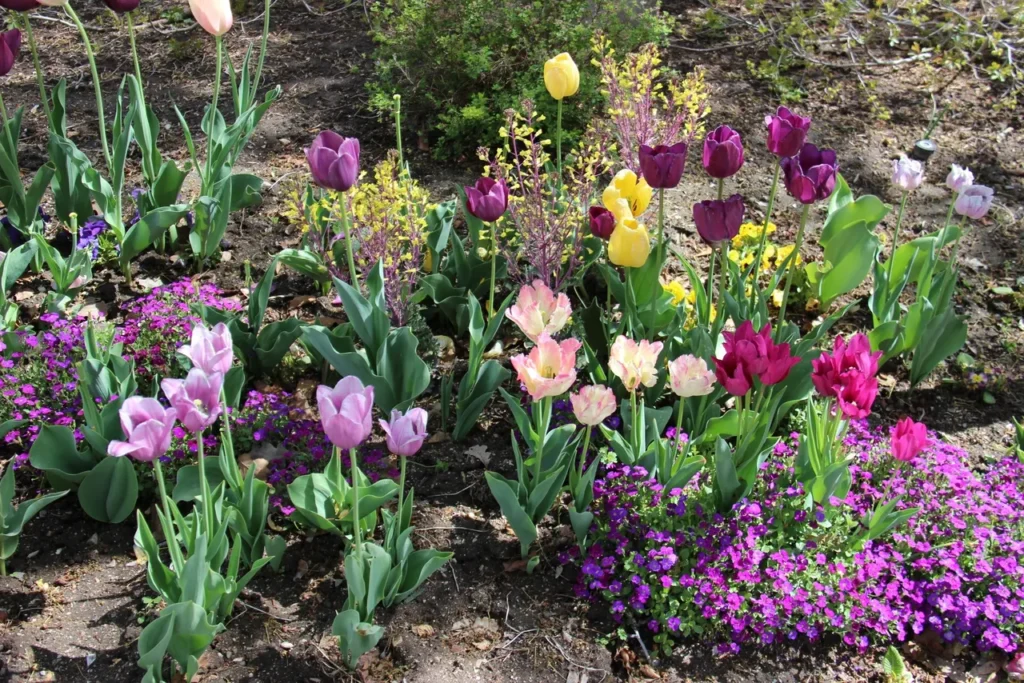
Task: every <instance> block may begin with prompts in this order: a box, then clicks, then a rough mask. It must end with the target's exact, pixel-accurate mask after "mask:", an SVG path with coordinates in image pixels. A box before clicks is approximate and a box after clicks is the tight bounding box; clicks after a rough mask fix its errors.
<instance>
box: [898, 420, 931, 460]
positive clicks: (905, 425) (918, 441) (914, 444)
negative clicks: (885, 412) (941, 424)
mask: <svg viewBox="0 0 1024 683" xmlns="http://www.w3.org/2000/svg"><path fill="white" fill-rule="evenodd" d="M890 445H891V450H892V457H893V458H895V459H896V460H899V461H900V462H910V461H911V460H913V459H914V458H916V457H917V456H918V455H920V453H921V451H923V450H924V449H926V448H928V446H930V445H931V439H929V438H928V428H927V427H926V426H924V425H923V424H921V423H920V422H914V421H913V420H912V419H910V418H909V417H905V418H903V419H902V420H900V421H899V422H897V423H896V427H895V428H894V429H893V430H892V441H891V444H890Z"/></svg>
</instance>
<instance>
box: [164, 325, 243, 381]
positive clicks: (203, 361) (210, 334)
mask: <svg viewBox="0 0 1024 683" xmlns="http://www.w3.org/2000/svg"><path fill="white" fill-rule="evenodd" d="M191 341H192V343H191V344H185V345H184V346H182V347H181V348H180V349H178V353H180V354H181V355H183V356H185V358H188V359H189V360H190V361H192V366H193V367H196V368H199V369H200V370H202V371H203V372H205V373H206V374H208V375H210V374H213V373H215V372H219V373H221V374H227V372H228V370H230V369H231V364H232V362H233V361H234V359H235V348H234V345H233V344H232V342H231V332H230V331H229V330H228V327H227V325H225V324H224V323H217V324H216V325H214V327H213V329H212V330H210V329H208V328H207V327H206V326H205V325H203V324H197V325H196V326H195V327H193V328H192V339H191Z"/></svg>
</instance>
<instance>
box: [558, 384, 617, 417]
mask: <svg viewBox="0 0 1024 683" xmlns="http://www.w3.org/2000/svg"><path fill="white" fill-rule="evenodd" d="M569 402H570V403H572V412H573V415H575V416H576V419H577V420H578V421H579V423H580V424H582V425H587V426H588V427H596V426H597V425H599V424H601V423H602V422H604V421H605V420H607V419H608V418H609V417H611V416H612V414H613V413H614V412H615V407H616V401H615V392H614V391H612V390H611V389H609V388H608V387H606V386H604V385H603V384H592V385H590V386H586V387H582V388H581V389H580V390H579V391H578V392H577V393H575V394H571V395H570V396H569Z"/></svg>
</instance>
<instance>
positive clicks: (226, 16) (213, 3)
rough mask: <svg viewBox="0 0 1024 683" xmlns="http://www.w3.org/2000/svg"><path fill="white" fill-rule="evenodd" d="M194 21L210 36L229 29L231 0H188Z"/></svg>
mask: <svg viewBox="0 0 1024 683" xmlns="http://www.w3.org/2000/svg"><path fill="white" fill-rule="evenodd" d="M188 6H189V9H191V10H192V16H193V17H194V18H195V20H196V23H198V24H199V25H200V26H202V27H203V30H204V31H206V32H207V33H209V34H210V35H212V36H222V35H224V34H225V33H227V32H228V31H230V30H231V25H232V24H233V23H234V19H233V17H232V16H231V0H188Z"/></svg>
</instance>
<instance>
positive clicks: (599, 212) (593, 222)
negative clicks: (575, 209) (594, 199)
mask: <svg viewBox="0 0 1024 683" xmlns="http://www.w3.org/2000/svg"><path fill="white" fill-rule="evenodd" d="M614 231H615V214H613V213H612V212H611V211H609V210H608V209H606V208H604V207H603V206H592V207H590V234H592V235H594V236H595V237H600V238H601V239H603V240H607V239H608V238H609V237H611V236H612V233H613V232H614Z"/></svg>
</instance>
